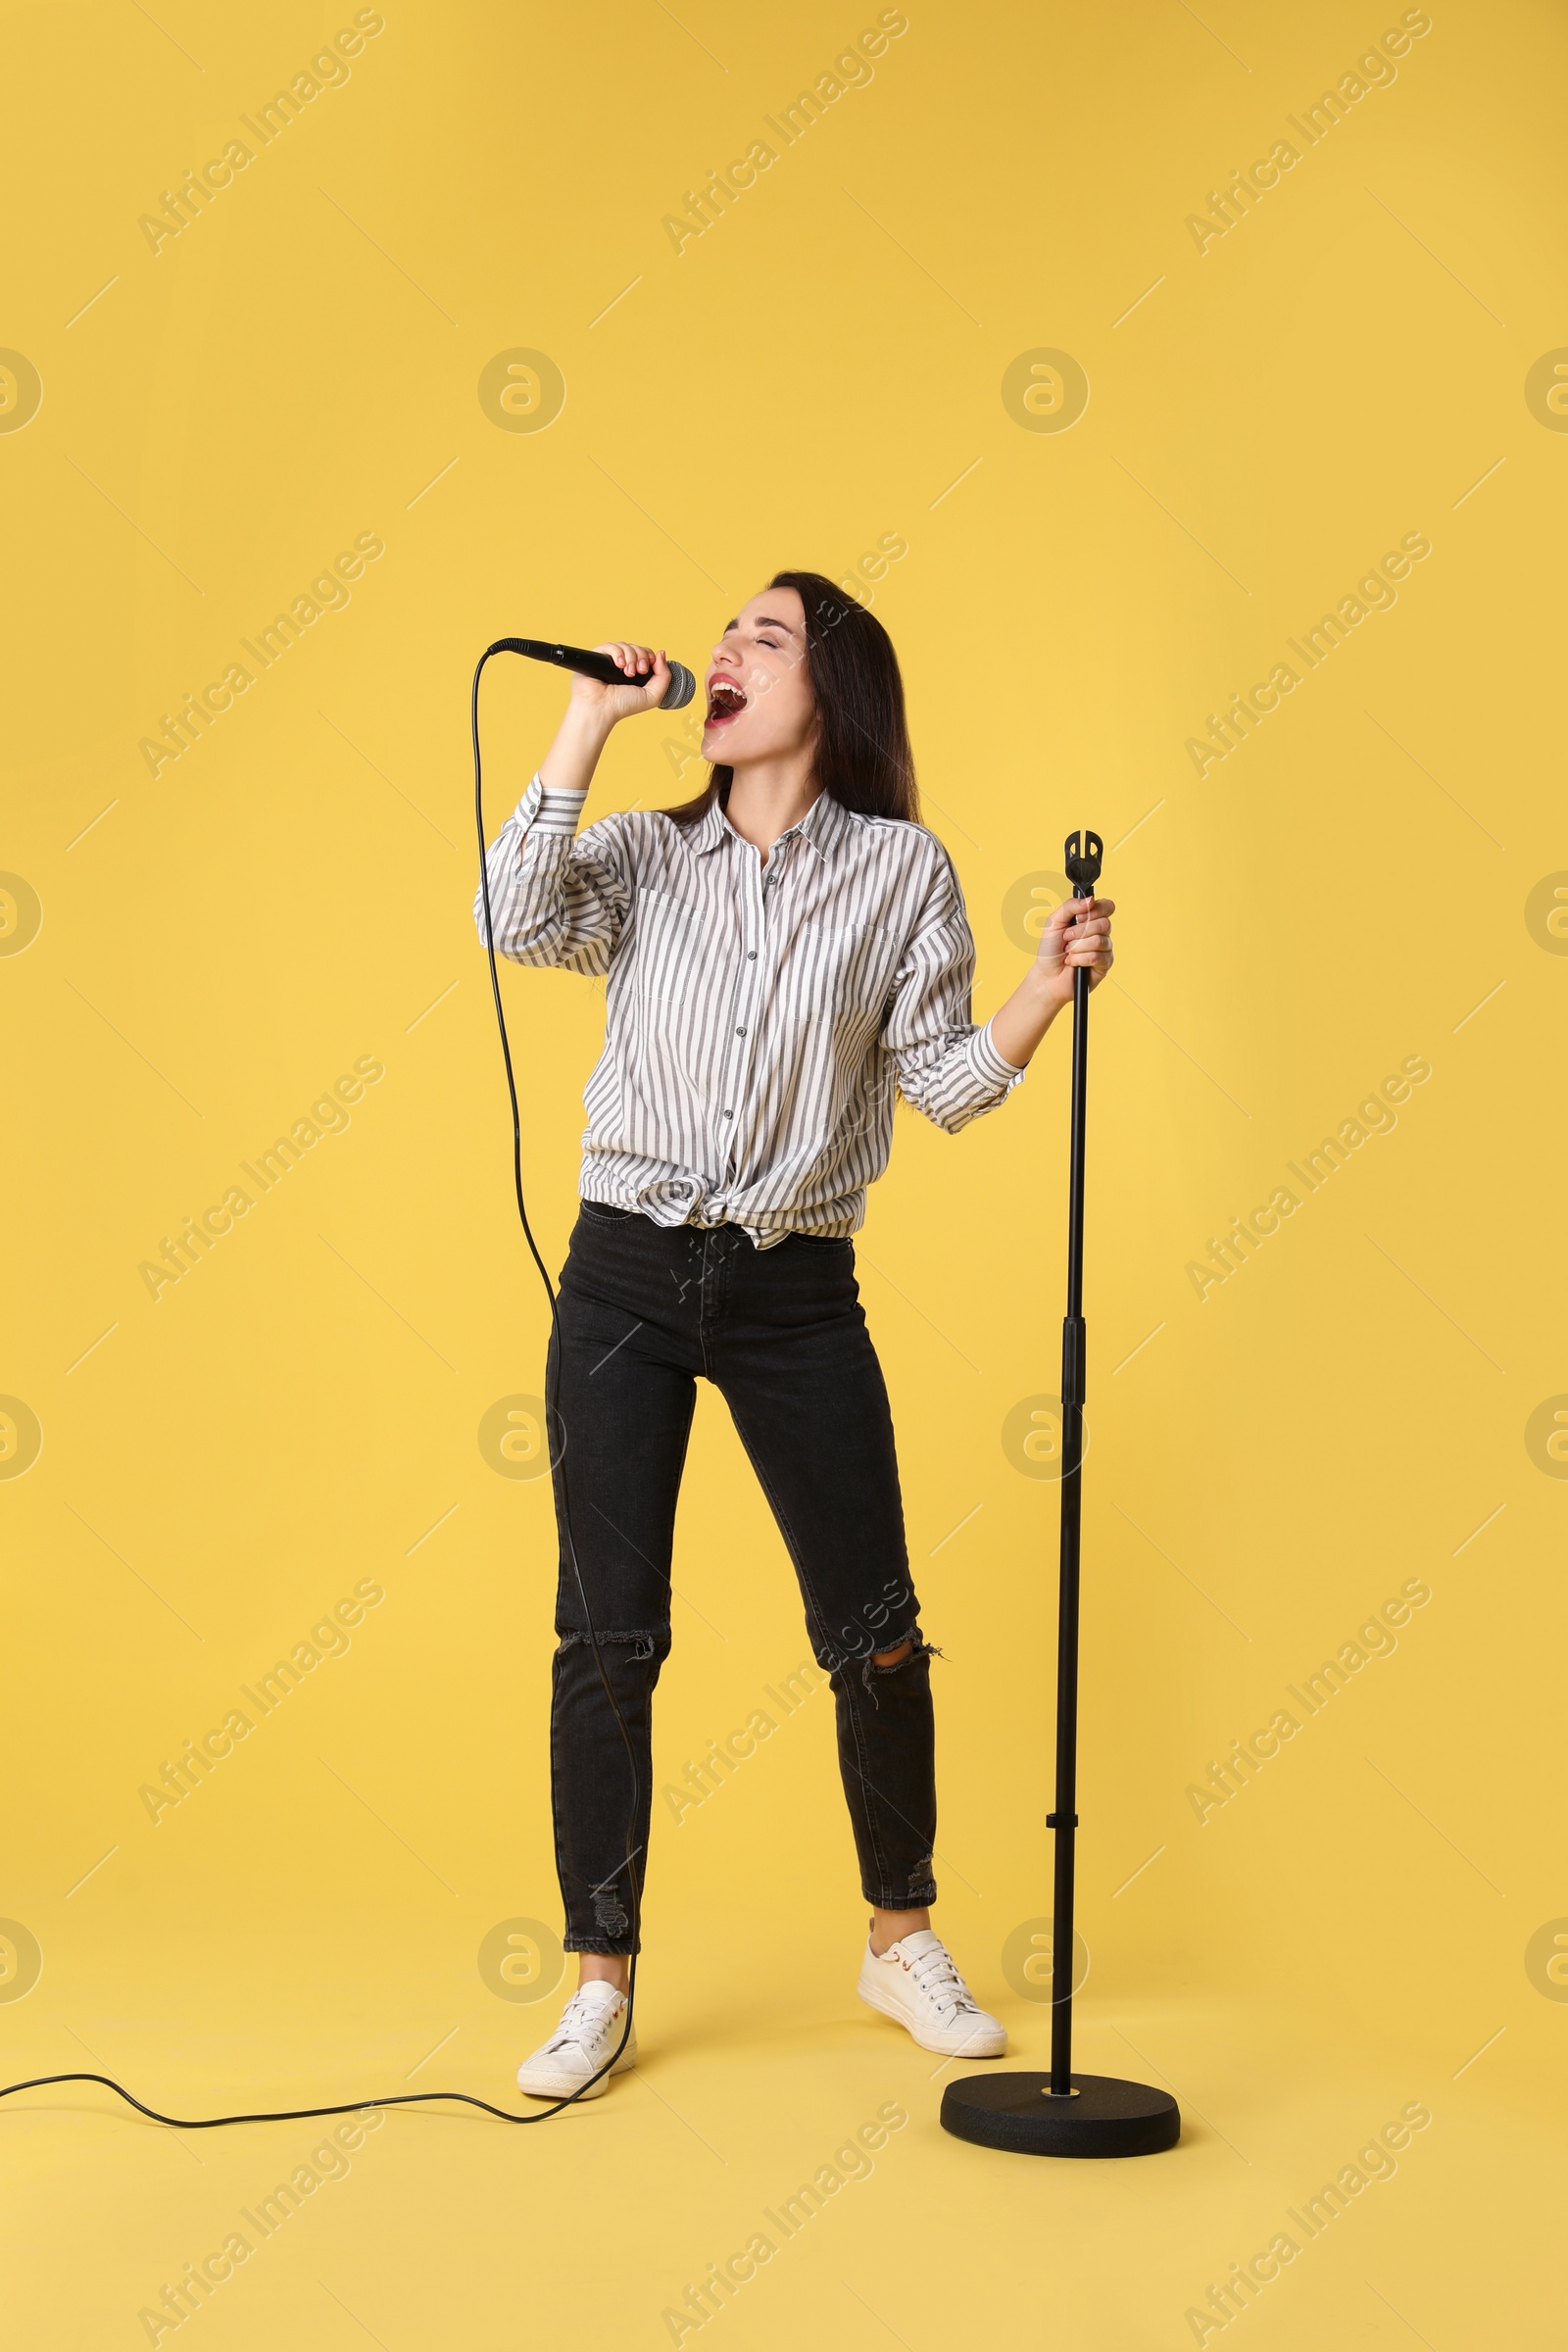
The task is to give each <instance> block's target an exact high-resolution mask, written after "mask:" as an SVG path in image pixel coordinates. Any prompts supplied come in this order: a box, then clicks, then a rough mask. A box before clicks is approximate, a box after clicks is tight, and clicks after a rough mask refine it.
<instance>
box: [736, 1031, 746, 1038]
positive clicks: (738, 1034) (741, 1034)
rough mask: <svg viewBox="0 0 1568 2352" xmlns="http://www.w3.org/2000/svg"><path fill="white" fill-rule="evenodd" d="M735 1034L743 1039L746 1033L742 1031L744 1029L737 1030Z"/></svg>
mask: <svg viewBox="0 0 1568 2352" xmlns="http://www.w3.org/2000/svg"><path fill="white" fill-rule="evenodd" d="M735 1034H736V1036H737V1037H744V1036H745V1035H746V1032H745V1030H744V1029H737V1030H736V1032H735Z"/></svg>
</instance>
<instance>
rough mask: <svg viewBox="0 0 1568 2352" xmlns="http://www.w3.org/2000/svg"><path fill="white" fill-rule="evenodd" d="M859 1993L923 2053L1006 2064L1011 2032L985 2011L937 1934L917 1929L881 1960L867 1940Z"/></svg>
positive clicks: (928, 1930)
mask: <svg viewBox="0 0 1568 2352" xmlns="http://www.w3.org/2000/svg"><path fill="white" fill-rule="evenodd" d="M857 1990H858V1993H859V1995H860V1998H861V2000H862V2001H865V2002H866V2003H867V2004H868V2005H869V2006H870V2007H871V2008H873V2009H880V2010H881V2012H882V2015H883V2016H884V2017H891V2018H892V2019H893V2020H894V2021H895V2023H896V2024H898V2025H901V2026H905V2027H907V2029H908V2031H909V2033H910V2034H913V2036H914V2038H915V2040H916V2041H917V2042H918V2043H919V2045H920V2047H921V2049H922V2050H937V2051H940V2052H941V2054H942V2055H943V2056H944V2057H947V2058H1000V2057H1001V2056H1002V2054H1003V2052H1004V2050H1005V2048H1006V2046H1007V2031H1006V2028H1005V2026H1004V2025H1003V2024H1002V2023H1001V2022H1000V2021H999V2020H998V2019H997V2018H994V2017H992V2016H990V2015H989V2014H988V2013H987V2011H985V2010H984V2009H982V2008H981V2006H980V2004H979V2002H978V2001H977V2000H976V1999H975V1997H974V1994H973V1993H972V1992H971V1991H970V1990H969V1987H968V1985H966V1984H965V1983H964V1981H963V1979H962V1977H960V1976H959V1974H958V1971H957V1968H956V1965H955V1963H954V1958H953V1954H952V1953H951V1952H950V1951H949V1949H948V1947H947V1945H946V1944H945V1943H944V1942H943V1940H942V1938H941V1936H939V1935H938V1934H937V1932H936V1930H935V1929H934V1928H916V1930H915V1931H914V1934H913V1935H912V1936H904V1937H903V1938H902V1939H901V1940H900V1941H899V1942H898V1943H893V1944H889V1946H888V1948H887V1950H886V1951H885V1952H882V1953H880V1954H878V1953H876V1952H873V1951H872V1949H871V1944H870V1938H869V1937H867V1939H866V1946H865V1958H864V1959H863V1960H862V1961H861V1962H860V1982H859V1985H858V1986H857Z"/></svg>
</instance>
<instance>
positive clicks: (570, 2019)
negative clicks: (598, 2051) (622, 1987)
mask: <svg viewBox="0 0 1568 2352" xmlns="http://www.w3.org/2000/svg"><path fill="white" fill-rule="evenodd" d="M622 2005H624V2004H622ZM619 2023H620V2010H619V2009H618V2008H616V2009H601V2008H600V2007H599V2005H598V2003H597V2002H595V2003H593V2004H591V2005H590V2004H584V2002H583V1997H582V1994H581V1993H580V1992H574V1993H573V1994H572V1996H571V1998H570V2000H569V2001H568V2002H567V2003H566V2006H565V2007H564V2009H563V2011H562V2012H561V2023H560V2025H559V2026H558V2027H557V2028H556V2030H555V2032H554V2034H551V2036H550V2039H549V2040H548V2041H547V2042H546V2044H545V2047H546V2049H547V2050H567V2049H570V2048H571V2047H572V2045H573V2044H574V2043H575V2044H578V2045H580V2046H581V2047H582V2048H583V2049H585V2050H591V2049H592V2047H593V2045H594V2043H595V2041H596V2040H599V2039H602V2038H603V2036H604V2034H606V2033H607V2032H609V2031H610V2030H612V2029H613V2027H615V2026H617V2025H618V2024H619Z"/></svg>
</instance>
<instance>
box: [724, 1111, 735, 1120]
mask: <svg viewBox="0 0 1568 2352" xmlns="http://www.w3.org/2000/svg"><path fill="white" fill-rule="evenodd" d="M724 1116H725V1118H726V1119H732V1118H733V1117H734V1116H735V1113H734V1112H733V1111H732V1110H726V1111H725V1113H724Z"/></svg>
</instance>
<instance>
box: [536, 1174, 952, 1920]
mask: <svg viewBox="0 0 1568 2352" xmlns="http://www.w3.org/2000/svg"><path fill="white" fill-rule="evenodd" d="M560 1289H561V1299H560V1311H559V1319H558V1334H557V1336H556V1337H555V1338H553V1339H552V1342H551V1351H550V1366H549V1395H550V1398H551V1404H552V1408H553V1411H552V1428H553V1442H552V1452H553V1453H554V1454H555V1455H556V1465H555V1472H554V1476H555V1489H556V1514H557V1520H558V1524H560V1525H561V1527H562V1530H563V1533H562V1542H561V1583H560V1593H559V1597H558V1600H557V1607H556V1630H557V1633H558V1635H559V1636H560V1644H559V1647H558V1648H557V1651H556V1659H555V1690H554V1704H553V1708H552V1714H551V1747H550V1752H551V1774H552V1785H553V1790H554V1798H555V1825H556V1867H557V1870H558V1872H559V1874H560V1878H561V1892H562V1898H563V1900H564V1904H565V1912H566V1935H565V1946H566V1949H567V1951H572V1952H629V1951H631V1949H632V1948H633V1945H632V1920H633V1918H634V1916H635V1905H634V1902H633V1899H632V1887H631V1886H630V1884H629V1883H628V1860H627V1857H628V1854H629V1855H630V1856H631V1864H630V1868H632V1869H634V1870H635V1872H636V1883H637V1892H638V1894H639V1896H640V1893H641V1888H642V1877H643V1869H644V1864H645V1860H646V1856H647V1849H648V1832H649V1820H650V1810H651V1799H652V1793H653V1757H652V1746H651V1739H650V1732H651V1721H652V1708H653V1695H654V1686H655V1684H656V1683H657V1682H658V1680H659V1671H660V1668H661V1666H662V1664H663V1661H664V1659H665V1658H666V1657H667V1656H668V1654H669V1639H670V1634H669V1593H670V1586H669V1571H670V1553H671V1548H672V1544H673V1538H674V1527H675V1500H676V1496H677V1495H678V1493H679V1489H680V1477H681V1469H682V1466H683V1464H684V1462H685V1458H686V1443H687V1439H688V1437H689V1435H690V1432H691V1424H692V1412H693V1409H694V1406H695V1403H696V1397H697V1380H698V1377H699V1375H701V1376H702V1377H703V1378H704V1379H707V1380H711V1381H712V1383H713V1384H714V1386H715V1387H716V1388H717V1389H718V1390H719V1391H720V1393H721V1394H722V1396H723V1398H724V1401H725V1403H726V1404H727V1405H728V1406H729V1409H730V1414H731V1417H732V1418H733V1420H734V1423H735V1427H736V1430H737V1431H738V1433H739V1435H740V1440H741V1443H742V1445H743V1446H745V1448H746V1450H747V1453H748V1454H749V1455H750V1457H751V1461H752V1466H753V1468H754V1469H755V1470H756V1472H757V1475H758V1477H759V1479H760V1481H761V1484H762V1490H763V1492H764V1494H765V1495H766V1496H767V1499H768V1501H769V1503H770V1504H771V1506H772V1510H773V1516H774V1518H775V1519H776V1520H777V1522H778V1527H779V1533H780V1534H781V1535H782V1536H783V1538H784V1542H785V1544H786V1545H787V1546H788V1548H789V1553H790V1557H791V1558H792V1560H793V1561H794V1563H795V1572H796V1575H797V1577H798V1578H799V1580H800V1587H801V1597H802V1599H803V1600H804V1602H805V1604H806V1625H807V1632H808V1634H809V1638H810V1643H811V1649H812V1652H813V1654H814V1656H815V1658H816V1661H817V1663H818V1665H819V1666H820V1667H822V1668H823V1670H824V1671H825V1672H826V1673H827V1675H828V1678H829V1681H830V1682H831V1685H832V1689H833V1693H834V1701H835V1705H836V1709H837V1717H838V1744H839V1766H840V1770H841V1772H842V1774H843V1779H844V1793H845V1796H846V1798H847V1799H848V1802H849V1808H850V1818H851V1821H852V1823H853V1825H854V1830H855V1843H856V1849H857V1852H858V1856H859V1864H860V1881H861V1889H862V1892H863V1893H864V1895H865V1899H866V1901H867V1902H868V1903H871V1904H873V1905H877V1906H880V1907H881V1908H882V1909H884V1910H889V1911H911V1910H917V1909H918V1908H919V1907H920V1906H921V1905H923V1904H925V1903H929V1902H931V1901H932V1900H933V1899H934V1897H935V1895H936V1885H935V1882H934V1881H933V1879H932V1876H931V1847H932V1843H933V1841H934V1839H935V1837H936V1819H937V1813H936V1773H935V1760H934V1737H933V1728H932V1716H931V1652H930V1651H929V1649H928V1648H927V1646H926V1643H925V1641H924V1639H923V1637H922V1635H921V1633H920V1629H919V1625H918V1623H917V1618H918V1614H919V1604H918V1602H917V1601H916V1599H915V1595H914V1590H913V1587H912V1586H911V1584H910V1581H909V1564H908V1555H907V1550H906V1547H905V1541H904V1506H903V1501H902V1498H901V1496H900V1493H899V1472H898V1462H897V1459H896V1457H895V1453H894V1446H893V1423H892V1419H891V1416H890V1414H889V1411H888V1399H887V1390H886V1387H885V1386H884V1384H883V1379H882V1369H881V1366H880V1365H879V1364H878V1362H877V1359H876V1351H875V1349H874V1348H873V1347H872V1345H871V1341H870V1337H869V1334H868V1333H867V1331H866V1328H865V1316H864V1313H863V1311H862V1309H861V1307H860V1304H859V1290H858V1284H857V1282H856V1279H855V1246H854V1244H853V1243H852V1242H848V1241H842V1242H833V1241H818V1240H815V1239H813V1238H812V1237H810V1236H808V1235H804V1234H795V1235H792V1236H791V1237H790V1239H789V1240H788V1241H785V1242H779V1243H777V1244H776V1245H775V1246H774V1247H773V1248H771V1249H768V1250H759V1249H757V1248H756V1247H755V1246H754V1245H753V1244H752V1243H751V1242H750V1241H749V1240H748V1239H747V1237H746V1235H745V1233H744V1232H743V1231H742V1230H741V1229H740V1227H739V1226H734V1225H720V1226H715V1227H711V1228H709V1229H708V1230H706V1231H705V1230H702V1229H699V1228H697V1227H695V1226H691V1225H677V1226H662V1225H656V1224H655V1223H654V1222H653V1220H652V1218H649V1217H644V1216H640V1215H637V1214H634V1213H633V1212H632V1211H630V1210H625V1209H616V1208H611V1207H607V1206H604V1205H602V1204H601V1203H599V1202H597V1201H584V1203H583V1205H582V1213H581V1215H580V1216H579V1218H578V1220H577V1224H576V1227H575V1229H574V1230H573V1233H572V1237H571V1247H570V1253H569V1255H568V1256H567V1259H566V1263H565V1265H564V1268H563V1270H562V1275H561V1286H560ZM567 1495H569V1497H570V1506H571V1533H572V1537H573V1540H574V1544H575V1549H576V1559H577V1569H578V1570H579V1571H580V1573H581V1577H582V1584H583V1588H584V1589H585V1591H586V1594H587V1602H588V1611H587V1613H586V1614H585V1612H584V1608H583V1593H582V1592H580V1591H579V1590H578V1583H577V1574H576V1573H575V1572H574V1571H573V1568H572V1565H571V1557H570V1550H569V1547H568V1545H567V1543H566V1540H565V1534H564V1507H565V1501H566V1497H567ZM590 1617H591V1621H592V1624H593V1627H594V1630H595V1632H596V1633H597V1635H598V1637H599V1642H600V1648H601V1656H602V1658H603V1663H604V1669H605V1674H606V1675H607V1676H608V1678H609V1681H610V1684H611V1688H612V1689H613V1691H614V1694H615V1702H616V1705H617V1706H618V1707H619V1709H620V1713H621V1716H622V1717H623V1719H624V1721H625V1725H626V1730H627V1735H628V1737H629V1739H630V1741H631V1747H632V1752H633V1756H634V1758H635V1763H636V1775H637V1802H636V1807H635V1812H634V1808H633V1799H632V1771H631V1762H630V1761H629V1760H628V1757H627V1754H626V1746H625V1742H624V1741H623V1740H622V1738H621V1735H620V1732H619V1730H618V1728H617V1726H616V1723H615V1719H614V1715H613V1712H612V1710H611V1707H610V1703H609V1700H608V1698H607V1696H606V1693H605V1687H604V1683H603V1681H602V1680H601V1677H600V1672H599V1667H598V1665H597V1664H596V1663H595V1659H594V1652H593V1648H592V1645H591V1644H590V1642H589V1640H588V1625H589V1620H590ZM906 1638H908V1639H909V1640H910V1643H911V1646H910V1650H909V1654H908V1656H907V1658H905V1659H904V1660H903V1661H902V1662H901V1663H900V1664H898V1665H895V1666H878V1665H876V1664H875V1662H874V1658H875V1653H877V1652H879V1651H881V1652H886V1651H888V1650H891V1649H897V1648H898V1647H900V1646H901V1644H902V1643H903V1642H904V1641H905V1640H906Z"/></svg>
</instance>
